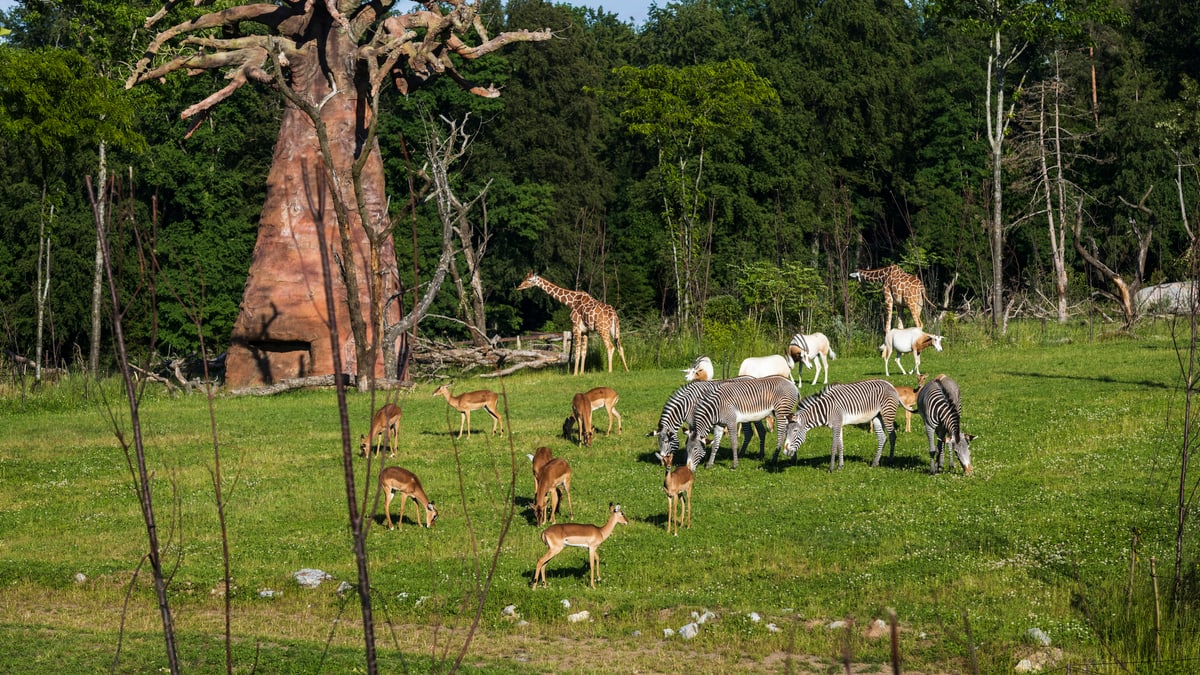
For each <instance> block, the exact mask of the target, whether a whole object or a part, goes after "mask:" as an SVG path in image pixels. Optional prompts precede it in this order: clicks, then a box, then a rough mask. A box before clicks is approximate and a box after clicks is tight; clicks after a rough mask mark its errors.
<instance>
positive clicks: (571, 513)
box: [563, 479, 575, 520]
mask: <svg viewBox="0 0 1200 675" xmlns="http://www.w3.org/2000/svg"><path fill="white" fill-rule="evenodd" d="M563 490H565V491H566V493H567V517H568V518H571V519H572V520H574V518H575V507H574V506H572V505H571V481H570V480H569V479H568V480H567V481H565V482H564V483H563Z"/></svg>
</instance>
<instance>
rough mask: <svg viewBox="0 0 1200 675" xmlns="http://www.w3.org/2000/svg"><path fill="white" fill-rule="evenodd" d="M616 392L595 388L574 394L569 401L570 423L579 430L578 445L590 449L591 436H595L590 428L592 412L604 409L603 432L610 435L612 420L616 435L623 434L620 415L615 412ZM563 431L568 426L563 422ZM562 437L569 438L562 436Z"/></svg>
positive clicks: (617, 397)
mask: <svg viewBox="0 0 1200 675" xmlns="http://www.w3.org/2000/svg"><path fill="white" fill-rule="evenodd" d="M620 398H621V397H620V396H619V395H617V392H616V391H614V390H613V389H611V388H609V387H596V388H595V389H589V390H588V391H586V392H584V393H582V394H575V397H574V398H573V399H572V400H571V410H572V413H571V418H570V419H571V421H572V423H573V424H574V425H575V428H577V429H579V444H580V445H587V446H588V447H591V445H592V436H594V435H595V433H594V430H593V427H592V411H593V410H599V409H600V408H604V409H605V410H606V411H608V429H606V430H605V431H604V435H605V436H607V435H609V434H610V433H612V425H613V418H614V417H615V418H616V420H617V433H618V434H620V433H624V431H625V429H624V427H623V426H622V424H621V413H619V412H617V401H618V400H620ZM563 429H564V430H567V431H569V430H570V425H569V424H568V423H567V422H563ZM564 436H569V433H568V434H564Z"/></svg>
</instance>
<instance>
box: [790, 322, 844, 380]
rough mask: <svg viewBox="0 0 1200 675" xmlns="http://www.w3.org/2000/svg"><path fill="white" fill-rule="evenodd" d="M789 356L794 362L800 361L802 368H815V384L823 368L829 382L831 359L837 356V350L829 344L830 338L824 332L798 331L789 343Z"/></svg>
mask: <svg viewBox="0 0 1200 675" xmlns="http://www.w3.org/2000/svg"><path fill="white" fill-rule="evenodd" d="M787 357H788V358H789V359H791V361H792V364H796V363H800V364H801V368H812V369H813V381H812V383H813V384H816V383H817V378H818V377H820V375H821V370H822V369H823V370H824V371H825V384H829V361H830V360H832V359H836V358H837V352H835V351H833V348H832V347H830V346H829V338H827V337H825V334H824V333H812V334H809V335H802V334H800V333H796V334H795V335H793V336H792V341H791V342H790V343H789V344H788V349H787ZM822 367H823V368H822ZM789 372H790V369H789ZM801 379H803V378H801Z"/></svg>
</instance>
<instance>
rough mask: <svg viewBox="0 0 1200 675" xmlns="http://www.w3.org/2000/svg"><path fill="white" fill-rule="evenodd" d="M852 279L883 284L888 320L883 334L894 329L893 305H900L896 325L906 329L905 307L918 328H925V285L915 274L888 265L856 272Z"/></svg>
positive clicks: (884, 325) (851, 276)
mask: <svg viewBox="0 0 1200 675" xmlns="http://www.w3.org/2000/svg"><path fill="white" fill-rule="evenodd" d="M850 278H851V279H858V280H859V281H877V282H880V283H882V284H883V306H884V308H885V309H886V310H887V320H885V321H884V324H883V332H885V333H886V332H887V331H888V330H890V329H891V327H892V304H893V303H897V302H898V303H900V305H901V308H900V309H897V310H896V323H897V324H898V325H899V327H900V328H904V316H903V314H904V309H903V306H904V305H908V311H909V312H910V313H912V316H913V321H916V322H917V328H924V327H925V326H924V325H923V324H922V323H921V303H923V302H924V301H925V284H923V283H921V280H920V279H919V278H918V277H917V276H916V275H914V274H909V273H908V272H905V271H904V270H902V269H900V266H899V265H888V266H887V267H880V268H879V269H873V270H861V269H860V270H855V271H854V272H853V273H851V274H850Z"/></svg>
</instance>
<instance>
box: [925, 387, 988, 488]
mask: <svg viewBox="0 0 1200 675" xmlns="http://www.w3.org/2000/svg"><path fill="white" fill-rule="evenodd" d="M917 408H918V409H919V410H920V411H921V418H922V419H924V420H925V436H926V437H928V438H929V473H930V475H937V472H938V471H941V470H942V453H943V452H944V450H945V447H946V444H950V446H951V447H953V448H954V454H953V455H950V466H951V468H953V466H954V457H955V455H957V456H958V461H960V462H962V465H963V473H966V474H970V473H971V441H972V439H974V438H975V437H974V436H972V435H971V434H967V433H963V430H962V398H961V396H960V395H959V392H958V383H957V382H955V381H954V380H952V379H950V378H949V377H947V376H945V375H938V376H937V377H935V378H933V381H932V382H930V383H928V384H926V385H925V386H923V387H921V389H920V391H918V392H917Z"/></svg>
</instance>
